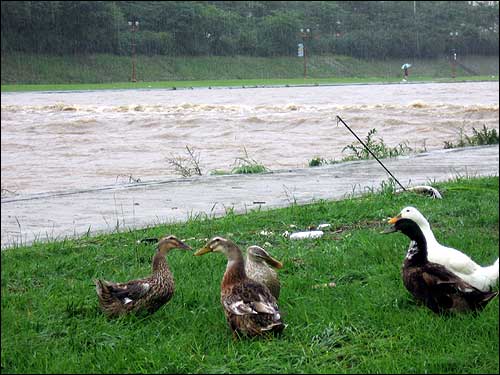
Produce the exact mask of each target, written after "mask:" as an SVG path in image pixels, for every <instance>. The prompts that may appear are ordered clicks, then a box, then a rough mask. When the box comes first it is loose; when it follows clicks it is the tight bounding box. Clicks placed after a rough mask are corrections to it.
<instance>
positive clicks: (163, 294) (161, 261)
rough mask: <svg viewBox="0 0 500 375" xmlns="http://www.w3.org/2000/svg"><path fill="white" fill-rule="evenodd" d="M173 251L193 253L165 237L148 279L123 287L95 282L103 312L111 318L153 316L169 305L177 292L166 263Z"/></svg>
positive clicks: (121, 285)
mask: <svg viewBox="0 0 500 375" xmlns="http://www.w3.org/2000/svg"><path fill="white" fill-rule="evenodd" d="M174 248H179V249H186V250H189V249H190V247H189V246H187V245H186V244H185V243H183V242H182V241H180V240H178V239H177V238H175V237H174V236H168V237H164V238H162V239H161V240H160V241H159V242H158V246H157V252H156V254H155V255H154V256H153V261H152V274H151V276H149V277H145V278H142V279H137V280H131V281H128V282H124V283H113V282H107V281H102V280H99V279H97V280H95V285H96V292H97V296H98V299H99V304H100V306H101V309H102V310H103V312H104V313H105V314H106V315H108V316H110V317H116V316H119V315H123V314H128V313H132V312H134V313H139V312H141V313H142V312H144V313H149V314H152V313H154V312H155V311H157V310H158V309H159V308H160V307H162V306H163V305H164V304H166V303H167V302H168V301H169V300H170V299H171V298H172V296H173V294H174V291H175V283H174V278H173V275H172V272H171V271H170V269H169V267H168V263H167V259H166V254H167V253H168V252H169V251H170V250H171V249H174Z"/></svg>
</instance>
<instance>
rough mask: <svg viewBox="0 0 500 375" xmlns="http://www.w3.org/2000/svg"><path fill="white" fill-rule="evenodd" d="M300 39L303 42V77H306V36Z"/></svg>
mask: <svg viewBox="0 0 500 375" xmlns="http://www.w3.org/2000/svg"><path fill="white" fill-rule="evenodd" d="M302 41H303V43H304V79H306V78H307V57H306V56H307V52H306V51H307V49H306V37H305V36H303V37H302Z"/></svg>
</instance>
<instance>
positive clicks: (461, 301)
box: [392, 218, 498, 314]
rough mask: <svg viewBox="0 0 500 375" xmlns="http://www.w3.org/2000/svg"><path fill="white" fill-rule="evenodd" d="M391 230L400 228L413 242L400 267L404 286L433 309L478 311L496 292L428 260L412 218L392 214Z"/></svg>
mask: <svg viewBox="0 0 500 375" xmlns="http://www.w3.org/2000/svg"><path fill="white" fill-rule="evenodd" d="M392 222H393V223H394V228H393V230H392V231H401V232H402V233H403V234H405V235H407V236H408V237H409V238H410V239H411V240H412V242H411V243H410V247H409V249H408V252H407V254H406V258H405V260H404V262H403V267H402V269H401V275H402V279H403V284H404V286H405V287H406V289H407V290H408V291H409V292H410V293H411V294H412V295H413V297H415V299H416V300H418V301H420V302H422V303H423V304H425V306H427V307H428V308H429V309H431V310H432V311H434V312H435V313H438V314H442V313H455V312H469V311H480V310H482V309H483V308H484V307H485V306H486V305H487V304H488V302H490V301H491V300H492V299H493V298H494V297H495V296H496V295H497V294H498V292H483V291H481V290H479V289H477V288H475V287H473V286H472V285H470V284H469V283H467V282H465V281H464V280H462V279H461V278H460V277H458V276H456V275H455V274H454V273H452V272H451V271H449V270H447V269H446V268H445V267H444V266H442V265H440V264H437V263H432V262H429V261H428V259H427V243H426V240H425V236H424V234H423V233H422V230H421V229H420V227H419V226H418V225H417V224H416V223H415V222H414V221H413V220H411V219H401V218H399V219H398V218H393V219H392Z"/></svg>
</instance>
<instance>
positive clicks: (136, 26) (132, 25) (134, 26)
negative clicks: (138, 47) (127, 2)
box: [128, 21, 139, 82]
mask: <svg viewBox="0 0 500 375" xmlns="http://www.w3.org/2000/svg"><path fill="white" fill-rule="evenodd" d="M128 25H129V26H130V31H131V32H132V82H137V79H136V77H135V33H136V31H137V30H139V21H128Z"/></svg>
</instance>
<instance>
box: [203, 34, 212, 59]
mask: <svg viewBox="0 0 500 375" xmlns="http://www.w3.org/2000/svg"><path fill="white" fill-rule="evenodd" d="M212 37H213V35H212V34H211V33H210V32H208V31H207V32H205V38H207V42H208V56H210V50H211V44H210V42H211V41H212Z"/></svg>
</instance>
